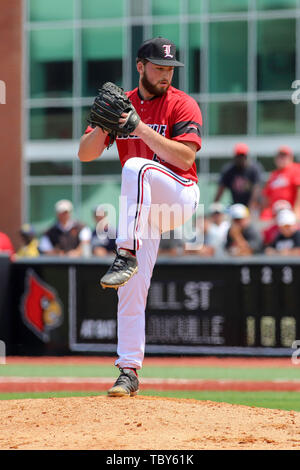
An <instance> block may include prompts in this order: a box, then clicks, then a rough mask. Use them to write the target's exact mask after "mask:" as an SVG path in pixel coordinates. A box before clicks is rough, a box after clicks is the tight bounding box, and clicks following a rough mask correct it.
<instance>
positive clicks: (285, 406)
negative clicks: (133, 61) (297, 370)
mask: <svg viewBox="0 0 300 470" xmlns="http://www.w3.org/2000/svg"><path fill="white" fill-rule="evenodd" d="M105 394H106V393H105V392H76V391H74V392H36V393H33V392H28V393H0V400H23V399H28V398H51V397H84V396H85V397H87V396H99V395H105ZM140 396H156V397H173V398H190V399H194V400H209V401H215V402H223V403H231V404H235V405H246V406H255V407H263V408H272V409H279V410H280V409H281V410H294V411H300V392H232V391H220V392H218V391H208V392H205V391H199V392H196V391H194V392H192V391H191V392H190V391H158V390H143V391H141V392H140Z"/></svg>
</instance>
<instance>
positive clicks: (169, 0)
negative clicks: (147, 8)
mask: <svg viewBox="0 0 300 470" xmlns="http://www.w3.org/2000/svg"><path fill="white" fill-rule="evenodd" d="M179 14H180V0H164V1H163V2H162V1H161V0H152V15H154V16H160V15H179Z"/></svg>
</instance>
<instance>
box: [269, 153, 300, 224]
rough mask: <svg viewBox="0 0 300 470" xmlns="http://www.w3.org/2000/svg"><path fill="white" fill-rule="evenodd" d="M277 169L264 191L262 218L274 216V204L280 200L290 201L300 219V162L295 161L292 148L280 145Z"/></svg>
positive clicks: (276, 162)
mask: <svg viewBox="0 0 300 470" xmlns="http://www.w3.org/2000/svg"><path fill="white" fill-rule="evenodd" d="M275 165H276V169H275V170H274V171H272V173H271V174H270V177H269V179H268V181H267V183H266V185H265V187H264V188H263V191H262V196H263V200H262V210H261V215H260V217H261V219H262V220H270V219H271V218H272V206H273V204H274V202H276V201H278V200H282V199H283V200H285V201H288V202H289V203H290V204H291V206H292V208H293V210H294V211H295V214H296V217H297V219H300V164H299V163H295V162H294V155H293V152H292V150H291V149H290V148H289V147H287V146H283V147H280V148H279V150H278V152H277V154H276V157H275Z"/></svg>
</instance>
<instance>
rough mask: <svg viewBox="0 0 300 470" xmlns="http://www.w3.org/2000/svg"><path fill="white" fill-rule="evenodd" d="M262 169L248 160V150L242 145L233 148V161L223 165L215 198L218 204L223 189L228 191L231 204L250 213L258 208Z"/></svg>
mask: <svg viewBox="0 0 300 470" xmlns="http://www.w3.org/2000/svg"><path fill="white" fill-rule="evenodd" d="M262 171H263V169H262V167H261V166H260V165H259V164H258V163H254V162H251V161H250V160H249V148H248V146H247V145H246V144H244V143H238V144H237V145H236V146H235V147H234V161H233V162H232V163H229V164H227V165H225V166H224V167H223V169H222V172H221V176H220V179H219V185H218V189H217V193H216V196H215V202H218V201H219V200H220V199H221V197H222V195H223V193H224V191H225V189H229V191H230V193H231V197H232V203H233V204H244V205H245V206H247V207H249V210H250V211H252V210H253V211H254V210H257V209H258V208H259V197H260V192H261V174H262Z"/></svg>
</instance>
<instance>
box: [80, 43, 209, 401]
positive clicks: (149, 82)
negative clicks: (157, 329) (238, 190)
mask: <svg viewBox="0 0 300 470" xmlns="http://www.w3.org/2000/svg"><path fill="white" fill-rule="evenodd" d="M136 66H137V71H138V73H139V83H138V87H137V88H135V89H134V90H132V91H128V92H126V93H125V92H124V91H123V89H122V88H119V87H118V86H116V85H115V84H113V83H110V82H108V83H105V84H104V85H103V86H102V87H101V89H100V90H99V94H98V95H97V96H96V98H95V101H94V104H93V106H92V108H91V113H90V116H89V120H88V122H89V126H88V127H87V129H86V131H85V134H84V135H83V136H82V137H81V140H80V146H79V152H78V156H79V159H80V160H81V161H82V162H87V161H91V160H94V159H96V158H98V157H99V156H100V155H101V154H102V152H103V151H104V149H105V148H107V147H109V146H110V145H111V144H112V143H113V142H114V141H116V144H117V148H118V153H119V158H120V162H121V165H122V184H121V196H122V197H121V198H120V200H121V204H120V206H121V207H120V217H119V225H118V238H117V240H116V245H117V253H116V258H115V260H114V262H113V264H112V266H111V267H110V268H109V270H108V271H107V273H106V274H105V275H104V276H103V277H102V279H101V280H100V284H101V286H102V287H103V288H114V289H117V293H118V346H117V354H118V359H117V360H116V363H115V365H116V366H118V367H119V369H120V375H119V377H118V379H117V380H116V382H115V384H114V386H113V387H112V388H111V389H110V390H109V391H108V395H109V396H134V395H136V394H137V393H138V388H139V380H138V372H137V371H138V370H139V369H141V368H142V363H143V359H144V350H145V307H146V300H147V295H148V290H149V286H150V280H151V276H152V271H153V267H154V264H155V261H156V258H157V252H158V247H159V242H160V238H161V234H162V233H163V232H166V231H170V230H173V229H175V228H177V227H180V226H182V225H183V224H184V223H185V222H186V221H187V220H189V219H190V218H191V217H192V215H193V214H194V212H195V211H196V209H197V206H198V202H199V196H200V191H199V187H198V185H197V182H198V179H197V172H196V165H195V156H196V152H197V151H198V150H199V149H200V148H201V127H202V116H201V111H200V109H199V106H198V104H197V103H196V101H195V100H194V99H193V98H191V97H190V96H188V95H187V94H186V93H184V92H183V91H180V90H178V89H176V88H174V87H173V86H172V85H171V82H172V77H173V73H174V67H181V66H183V64H182V63H181V62H178V61H177V60H176V46H175V44H174V43H173V42H171V41H170V40H168V39H166V38H162V37H156V38H153V39H150V40H147V41H145V42H144V43H143V44H142V45H141V46H140V48H139V50H138V54H137V59H136Z"/></svg>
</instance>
